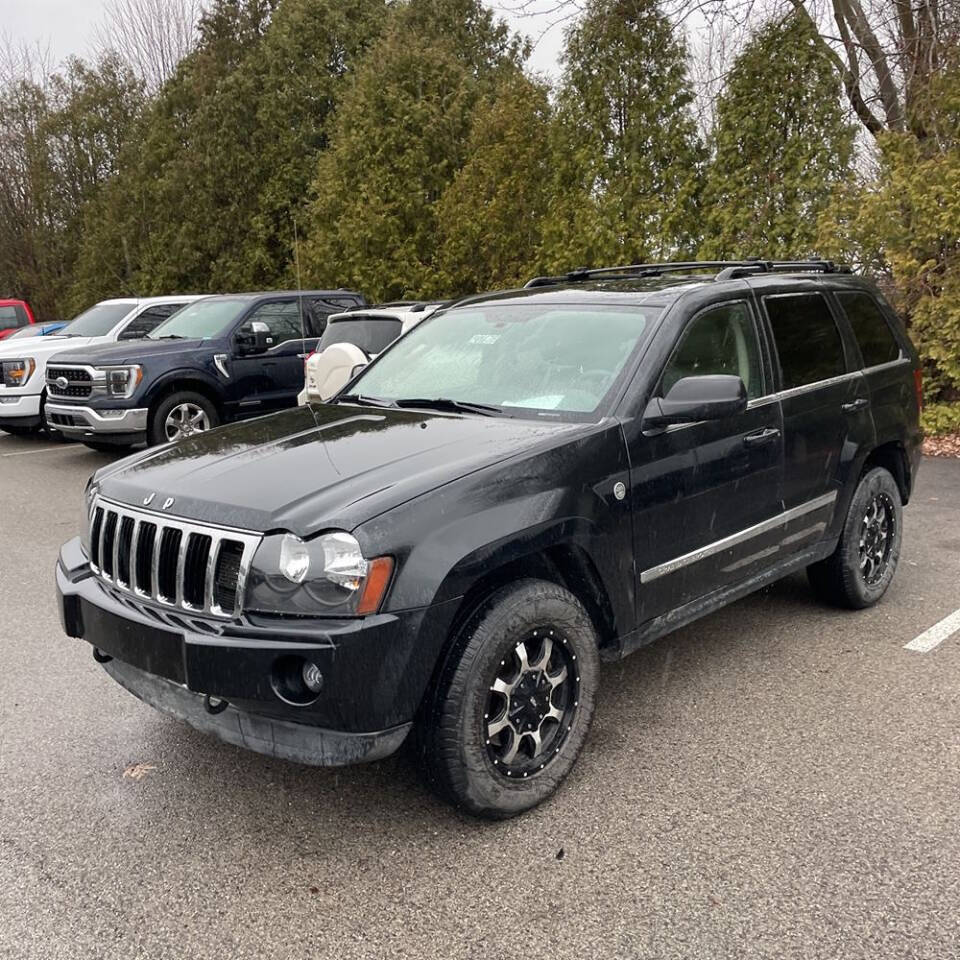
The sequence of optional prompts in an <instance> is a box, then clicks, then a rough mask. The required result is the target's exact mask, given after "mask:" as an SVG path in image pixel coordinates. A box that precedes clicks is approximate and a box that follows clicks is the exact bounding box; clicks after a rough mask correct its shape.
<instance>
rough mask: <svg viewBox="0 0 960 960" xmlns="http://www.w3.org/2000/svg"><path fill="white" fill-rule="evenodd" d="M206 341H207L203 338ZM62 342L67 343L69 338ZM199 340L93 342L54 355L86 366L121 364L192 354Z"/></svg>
mask: <svg viewBox="0 0 960 960" xmlns="http://www.w3.org/2000/svg"><path fill="white" fill-rule="evenodd" d="M207 342H208V343H209V341H207ZM66 343H68V344H69V343H70V341H69V340H67V341H66ZM203 343H204V341H203V340H125V341H124V342H123V343H101V344H99V345H98V344H97V343H96V342H94V343H93V344H91V345H90V346H88V347H85V348H81V349H79V350H73V349H69V350H66V351H65V352H64V353H62V354H57V360H58V361H59V362H61V363H82V364H88V365H89V366H109V365H116V366H119V365H122V364H125V363H144V362H146V361H149V360H150V358H151V357H163V358H164V359H166V358H168V357H172V356H175V355H176V354H178V353H192V352H193V351H194V350H196V349H197V347H198V346H200V345H201V344H203Z"/></svg>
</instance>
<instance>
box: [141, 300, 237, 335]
mask: <svg viewBox="0 0 960 960" xmlns="http://www.w3.org/2000/svg"><path fill="white" fill-rule="evenodd" d="M249 305H250V301H249V300H246V299H236V298H234V297H209V298H207V299H204V300H197V301H195V302H194V303H191V304H189V305H188V306H186V307H184V308H183V309H182V310H179V311H178V312H177V313H175V314H174V315H173V316H172V317H171V318H170V319H169V320H167V321H165V322H164V323H161V324H160V326H159V327H157V328H156V329H155V330H153V331H152V332H151V333H148V334H147V339H148V340H163V339H164V338H178V339H179V338H189V339H191V340H212V339H213V338H214V337H219V336H222V335H223V334H225V333H226V332H227V330H229V328H230V326H231V325H232V324H233V323H234V321H236V320H237V319H238V318H239V316H240V314H242V313H243V311H244V310H246V309H247V307H248V306H249Z"/></svg>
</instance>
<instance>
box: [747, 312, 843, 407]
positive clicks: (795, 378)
mask: <svg viewBox="0 0 960 960" xmlns="http://www.w3.org/2000/svg"><path fill="white" fill-rule="evenodd" d="M763 303H764V306H765V307H766V310H767V316H768V317H769V318H770V328H771V330H772V331H773V340H774V343H775V344H776V348H777V357H778V359H779V361H780V373H781V383H782V389H784V390H791V389H793V388H794V387H803V386H806V385H808V384H811V383H818V382H820V381H821V380H829V379H830V378H831V377H839V376H841V375H842V374H844V373H846V372H847V364H846V359H845V357H844V353H843V340H842V339H841V338H840V331H839V329H838V328H837V324H836V322H835V321H834V319H833V314H832V313H831V312H830V307H829V305H828V304H827V301H826V298H825V297H824V296H822V295H821V294H819V293H789V294H783V295H778V296H771V297H764V299H763Z"/></svg>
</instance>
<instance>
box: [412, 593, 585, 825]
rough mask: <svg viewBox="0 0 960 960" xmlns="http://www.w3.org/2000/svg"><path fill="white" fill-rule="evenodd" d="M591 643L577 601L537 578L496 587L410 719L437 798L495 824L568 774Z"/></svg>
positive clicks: (577, 743) (581, 719) (579, 734)
mask: <svg viewBox="0 0 960 960" xmlns="http://www.w3.org/2000/svg"><path fill="white" fill-rule="evenodd" d="M597 647H598V638H597V633H596V630H595V629H594V626H593V623H592V622H591V620H590V617H589V616H588V615H587V612H586V610H584V608H583V605H582V604H581V603H580V601H579V600H577V598H576V597H575V596H574V595H573V594H572V593H570V592H569V591H568V590H565V589H564V588H563V587H560V586H557V585H556V584H553V583H548V582H546V581H542V580H521V581H519V582H518V583H516V584H513V585H511V586H508V587H504V588H502V589H500V590H498V591H496V592H495V593H494V594H493V595H492V596H491V597H490V598H489V599H488V600H487V601H486V602H485V603H484V604H483V605H482V606H481V607H480V609H479V610H477V611H476V613H474V615H473V616H472V617H471V618H470V620H469V621H468V622H467V623H466V624H465V626H464V628H463V629H462V630H461V632H460V634H459V636H458V638H457V641H456V642H455V644H454V646H453V648H452V650H451V651H450V654H449V655H448V657H447V660H446V662H445V664H444V667H443V668H442V670H441V674H440V676H439V679H438V682H437V685H436V687H435V689H434V690H433V691H431V694H430V696H429V697H428V701H427V703H426V704H425V706H424V709H423V711H422V712H421V717H420V718H419V720H418V730H417V736H418V746H419V754H420V759H421V763H422V765H423V767H424V768H425V772H426V774H427V778H428V780H429V781H430V783H431V785H432V786H433V787H434V788H435V789H436V790H437V792H438V793H440V794H441V795H442V796H444V797H445V798H447V799H448V800H450V801H452V802H453V803H454V804H455V805H456V806H458V807H462V808H464V809H466V810H468V811H469V812H470V813H473V814H476V815H478V816H484V817H490V818H493V819H503V818H506V817H511V816H514V815H515V814H518V813H521V812H522V811H524V810H528V809H529V808H530V807H533V806H536V805H537V804H538V803H540V802H541V801H543V800H545V799H546V798H547V797H549V796H550V794H552V793H553V792H554V790H556V789H557V787H558V786H559V785H560V782H561V781H562V780H563V778H564V777H565V776H566V775H567V773H569V771H570V769H571V768H572V767H573V764H574V762H575V761H576V759H577V755H578V754H579V752H580V748H581V747H582V746H583V743H584V740H585V739H586V736H587V730H588V729H589V727H590V720H591V718H592V716H593V708H594V699H595V696H596V690H597V684H598V680H599V672H600V658H599V653H598V650H597Z"/></svg>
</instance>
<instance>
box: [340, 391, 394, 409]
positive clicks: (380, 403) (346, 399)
mask: <svg viewBox="0 0 960 960" xmlns="http://www.w3.org/2000/svg"><path fill="white" fill-rule="evenodd" d="M330 402H336V403H362V404H365V405H366V406H368V407H392V406H393V403H392V401H390V400H384V399H383V398H382V397H368V396H367V395H366V394H364V393H345V394H343V395H342V396H339V397H335V398H334V400H333V401H330Z"/></svg>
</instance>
